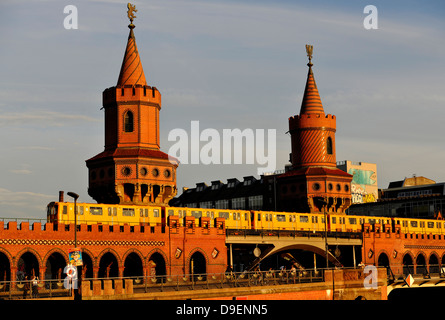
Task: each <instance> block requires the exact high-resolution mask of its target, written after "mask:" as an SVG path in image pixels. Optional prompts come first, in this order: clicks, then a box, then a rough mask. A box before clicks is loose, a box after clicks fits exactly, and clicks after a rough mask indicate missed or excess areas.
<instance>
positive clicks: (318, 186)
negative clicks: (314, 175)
mask: <svg viewBox="0 0 445 320" xmlns="http://www.w3.org/2000/svg"><path fill="white" fill-rule="evenodd" d="M320 187H321V186H320V184H319V183H318V182H315V183H314V184H313V185H312V189H314V190H315V191H318V190H320Z"/></svg>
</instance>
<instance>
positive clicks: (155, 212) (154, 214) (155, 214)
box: [153, 209, 201, 218]
mask: <svg viewBox="0 0 445 320" xmlns="http://www.w3.org/2000/svg"><path fill="white" fill-rule="evenodd" d="M199 212H201V211H199ZM153 217H155V218H159V209H153Z"/></svg>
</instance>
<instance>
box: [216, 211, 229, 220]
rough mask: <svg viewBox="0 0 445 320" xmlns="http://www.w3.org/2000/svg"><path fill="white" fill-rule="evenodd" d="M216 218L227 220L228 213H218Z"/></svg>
mask: <svg viewBox="0 0 445 320" xmlns="http://www.w3.org/2000/svg"><path fill="white" fill-rule="evenodd" d="M218 217H220V218H224V219H229V213H228V212H219V213H218Z"/></svg>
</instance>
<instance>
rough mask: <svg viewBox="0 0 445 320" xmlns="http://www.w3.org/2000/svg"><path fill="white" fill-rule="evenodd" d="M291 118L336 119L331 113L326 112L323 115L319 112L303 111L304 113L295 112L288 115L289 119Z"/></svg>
mask: <svg viewBox="0 0 445 320" xmlns="http://www.w3.org/2000/svg"><path fill="white" fill-rule="evenodd" d="M291 119H292V120H302V119H331V120H335V119H337V118H336V116H335V115H333V114H327V115H325V116H324V117H323V116H322V114H321V113H304V114H301V115H300V114H297V115H295V116H292V117H289V121H291Z"/></svg>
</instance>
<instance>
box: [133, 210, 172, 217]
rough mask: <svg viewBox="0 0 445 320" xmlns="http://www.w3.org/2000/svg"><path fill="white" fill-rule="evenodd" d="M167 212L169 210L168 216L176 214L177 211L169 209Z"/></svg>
mask: <svg viewBox="0 0 445 320" xmlns="http://www.w3.org/2000/svg"><path fill="white" fill-rule="evenodd" d="M141 211H142V209H141ZM167 212H168V216H174V215H175V213H174V211H173V210H172V209H169V210H168V211H167ZM141 217H142V213H141Z"/></svg>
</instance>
